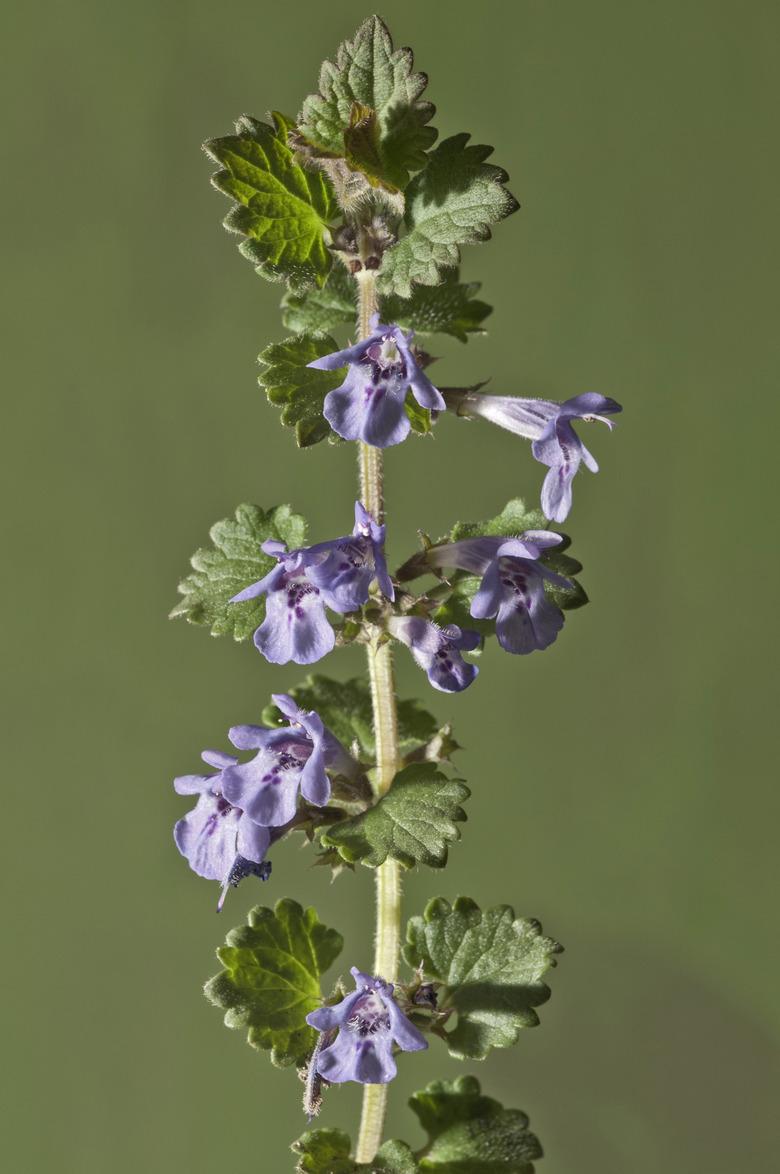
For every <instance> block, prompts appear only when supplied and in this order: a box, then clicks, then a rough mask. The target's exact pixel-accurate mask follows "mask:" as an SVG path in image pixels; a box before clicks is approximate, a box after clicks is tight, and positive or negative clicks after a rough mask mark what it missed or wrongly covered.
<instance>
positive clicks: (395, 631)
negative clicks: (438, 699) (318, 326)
mask: <svg viewBox="0 0 780 1174" xmlns="http://www.w3.org/2000/svg"><path fill="white" fill-rule="evenodd" d="M388 630H389V631H390V633H391V634H392V635H393V636H395V638H396V640H400V641H401V642H402V643H403V644H405V645H406V646H407V647H408V648H409V649H410V651H411V653H412V656H413V657H414V659H415V661H416V662H417V664H418V665H419V666H420V668H421V669H424V671H425V672H426V673H427V674H428V680H429V681H430V683H431V684H432V685H433V687H434V689H439V690H440V691H441V692H442V693H460V692H462V690H463V689H467V688H468V687H469V685H470V684H471V682H472V681H473V680H474V678H475V677H476V675H477V673H478V672H479V669H478V668H477V666H476V665H475V664H470V663H469V662H468V661H465V660H464V659H463V657H462V656H461V651H464V652H473V650H474V649H475V648H478V647H479V645H480V644H481V642H482V638H481V636H480V635H479V632H472V631H467V630H462V629H461V628H459V627H458V625H457V624H448V625H447V627H445V628H440V627H439V626H438V625H437V624H434V623H432V622H431V621H430V620H426V619H423V617H422V616H392V617H391V619H390V620H389V622H388Z"/></svg>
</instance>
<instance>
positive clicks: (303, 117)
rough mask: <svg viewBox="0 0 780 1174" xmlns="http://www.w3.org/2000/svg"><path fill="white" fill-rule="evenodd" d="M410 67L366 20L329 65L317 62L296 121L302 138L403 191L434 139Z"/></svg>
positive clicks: (419, 77)
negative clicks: (313, 87)
mask: <svg viewBox="0 0 780 1174" xmlns="http://www.w3.org/2000/svg"><path fill="white" fill-rule="evenodd" d="M413 66H414V56H413V54H412V51H411V49H393V42H392V39H391V37H390V33H389V32H388V30H387V28H386V26H385V25H384V24H383V22H382V21H381V20H380V19H379V17H378V16H370V17H369V18H368V19H367V20H365V21H364V22H363V24H362V25H361V26H360V28H359V29H358V30H357V33H356V34H355V37H354V40H352V41H345V42H344V43H343V44H342V45H341V46H340V47H339V50H338V53H337V55H336V61H335V64H334V63H333V62H331V61H325V62H324V63H323V66H322V69H321V71H320V80H319V86H320V92H319V93H318V94H312V95H311V96H310V97H309V98H307V99H306V101H305V102H304V104H303V109H302V111H301V114H300V117H299V119H298V127H299V130H300V132H301V134H302V136H303V138H304V139H305V140H306V141H307V143H309V144H312V145H313V146H315V147H317V148H319V149H320V150H321V151H324V152H325V153H326V154H331V155H335V156H341V157H343V158H346V160H347V162H348V163H349V165H350V167H352V168H353V169H357V170H359V171H362V172H364V173H365V174H366V175H367V176H368V178H369V180H370V181H372V182H374V183H378V184H382V185H384V186H386V187H388V188H390V189H391V190H398V189H401V188H405V187H406V185H407V183H408V182H409V172H410V171H417V170H418V169H419V168H420V167H424V166H425V162H426V158H427V156H426V151H427V150H428V148H429V147H430V146H431V144H432V143H433V142H434V140H435V139H436V131H435V130H434V129H433V128H432V127H429V126H428V125H427V123H428V122H430V120H431V118H432V117H433V115H434V113H435V110H434V107H433V106H432V105H431V103H430V102H424V101H421V99H420V95H421V94H422V92H423V90H424V89H425V87H426V85H427V84H428V79H427V77H426V76H425V74H424V73H415V72H414V69H413Z"/></svg>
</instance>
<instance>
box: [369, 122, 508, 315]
mask: <svg viewBox="0 0 780 1174" xmlns="http://www.w3.org/2000/svg"><path fill="white" fill-rule="evenodd" d="M469 138H470V136H469V135H467V134H459V135H453V137H452V138H449V139H445V140H444V141H443V142H442V143H440V144H439V146H438V147H437V148H436V150H435V151H432V152H431V153H430V155H429V156H428V166H427V167H426V168H425V170H424V171H421V172H420V174H419V175H417V176H415V178H414V179H413V180H412V182H411V183H410V184H409V187H408V188H407V190H406V226H407V230H408V231H407V234H406V236H404V237H402V238H401V240H400V241H399V242H398V244H397V245H395V246H394V247H393V248H391V249H389V250H388V251H387V253H385V256H384V259H383V262H382V269H381V272H380V289H382V290H384V291H385V292H388V293H389V292H393V293H397V294H401V295H402V296H403V297H409V296H410V294H411V291H412V283H413V282H419V283H420V284H421V285H437V284H438V283H439V282H440V281H441V280H442V274H443V272H444V271H445V270H447V269H452V268H454V267H455V266H456V265H457V264H458V262H459V261H460V246H461V245H469V244H476V243H478V242H479V241H485V240H489V238H490V225H491V224H494V223H496V221H498V220H502V219H503V218H504V217H505V216H509V215H510V213H512V212H515V211H516V210H517V208H518V207H519V205H518V203H517V200H516V199H515V198H514V196H513V195H511V193H510V192H509V191H508V189H507V188H505V187H504V186H503V185H504V183H505V181H506V180H507V179H508V176H507V174H506V172H505V171H504V170H503V169H502V168H500V167H495V166H493V164H491V163H486V162H485V159H487V157H488V155H490V154H492V151H493V148H492V147H486V146H484V145H478V144H472V145H471V146H468V145H467V144H468V140H469Z"/></svg>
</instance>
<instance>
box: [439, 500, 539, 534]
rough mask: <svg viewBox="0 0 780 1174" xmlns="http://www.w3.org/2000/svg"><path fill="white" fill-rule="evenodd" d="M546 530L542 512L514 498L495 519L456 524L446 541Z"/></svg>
mask: <svg viewBox="0 0 780 1174" xmlns="http://www.w3.org/2000/svg"><path fill="white" fill-rule="evenodd" d="M544 529H546V525H545V517H544V514H543V513H542V511H541V510H539V509H529V508H528V506H526V504H525V502H524V501H523V499H522V497H514V498H512V500H511V501H508V502H507V503H506V505H505V506H504V508H503V509H502V511H501V513H500V514H496V516H495V517H494V518H488V519H487V520H486V521H484V522H456V523H455V525H454V526H453V527H452V530H451V531H450V533H449V536H448V537H447V538H446V539H444V541H446V542H460V541H461V540H462V539H464V538H480V537H482V535H490V536H496V537H503V536H504V535H507V536H510V535H511V536H515V537H516V536H517V535H518V534H522V532H523V531H524V530H544Z"/></svg>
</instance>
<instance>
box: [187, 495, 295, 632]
mask: <svg viewBox="0 0 780 1174" xmlns="http://www.w3.org/2000/svg"><path fill="white" fill-rule="evenodd" d="M209 537H210V538H211V541H212V543H213V544H214V545H213V547H201V548H200V549H199V550H196V551H195V553H194V555H193V556H192V559H191V560H190V561H191V562H192V566H193V567H194V571H193V572H192V573H191V574H189V575H187V577H186V579H183V580H182V581H181V583H180V584H179V592H180V593H181V594H182V595H183V596H184V598H183V599H182V600H181V601H180V602H179V603H178V604H177V605H176V607H175V608H174V609H173V611H172V612H171V619H174V618H175V617H177V616H184V618H185V619H186V620H188V621H189V622H190V623H191V624H205V625H207V626H208V627H209V628H210V629H211V634H212V636H225V635H230V636H233V638H234V639H236V640H246V638H247V637H248V636H250V635H251V634H252V632H254V630H255V628H257V627H258V626H259V625H260V624H261V623H262V622H263V617H264V616H265V600H264V599H263V598H262V597H261V598H259V599H248V600H245V601H244V602H243V603H230V602H229V601H230V600H231V599H232V597H233V596H234V595H237V594H238V592H239V591H242V590H243V589H244V587H248V586H249V584H250V583H256V582H257V581H258V580H259V579H262V578H263V576H264V575H267V574H268V572H269V571H270V570H271V569H272V567H274V566H276V559H273V558H271V557H270V556H269V555H267V554H263V552H262V550H261V549H260V544H261V542H265V540H266V539H267V538H277V539H280V540H281V541H282V542H286V543H287V545H288V546H289V547H290V549H293V548H294V547H297V546H302V545H303V542H304V539H305V537H306V523H305V521H304V520H303V518H302V517H301V516H300V515H299V514H294V513H293V512H292V510H291V509H290V507H289V506H288V505H279V506H276V507H275V508H274V509H270V510H262V509H260V507H259V506H256V505H240V506H239V507H238V509H237V510H236V514H235V520H234V519H233V518H223V519H222V521H221V522H216V523H215V524H214V525H213V526H212V527H211V530H210V531H209Z"/></svg>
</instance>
